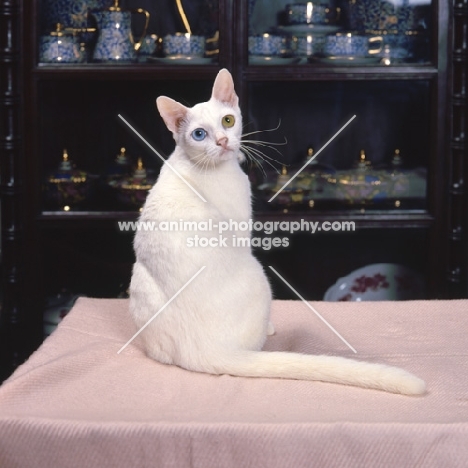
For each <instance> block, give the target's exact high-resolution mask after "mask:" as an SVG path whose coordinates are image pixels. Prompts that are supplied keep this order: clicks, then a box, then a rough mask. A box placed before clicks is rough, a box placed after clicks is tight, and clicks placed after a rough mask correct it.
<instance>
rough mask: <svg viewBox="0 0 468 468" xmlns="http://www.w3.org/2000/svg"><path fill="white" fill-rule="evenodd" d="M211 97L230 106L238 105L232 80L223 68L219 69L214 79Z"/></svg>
mask: <svg viewBox="0 0 468 468" xmlns="http://www.w3.org/2000/svg"><path fill="white" fill-rule="evenodd" d="M212 97H213V98H214V99H216V100H218V101H221V102H222V103H224V104H227V105H229V106H231V107H237V106H238V105H239V98H238V97H237V94H236V92H235V91H234V81H233V80H232V76H231V74H230V73H229V72H228V71H227V70H226V69H225V68H223V69H222V70H220V71H219V73H218V76H217V77H216V79H215V82H214V85H213V94H212Z"/></svg>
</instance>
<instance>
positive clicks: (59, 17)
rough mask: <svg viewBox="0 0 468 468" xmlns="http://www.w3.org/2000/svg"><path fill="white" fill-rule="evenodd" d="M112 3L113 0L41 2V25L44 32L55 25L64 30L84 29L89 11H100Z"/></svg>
mask: <svg viewBox="0 0 468 468" xmlns="http://www.w3.org/2000/svg"><path fill="white" fill-rule="evenodd" d="M112 3H113V0H42V8H41V15H42V24H43V27H44V28H45V30H50V29H52V28H54V27H55V25H56V24H57V23H60V24H62V25H63V26H64V27H65V28H86V27H88V26H89V24H88V11H89V10H102V9H104V8H108V7H110V6H111V5H112Z"/></svg>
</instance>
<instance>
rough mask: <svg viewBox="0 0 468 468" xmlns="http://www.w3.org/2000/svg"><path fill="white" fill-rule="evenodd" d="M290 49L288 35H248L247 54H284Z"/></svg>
mask: <svg viewBox="0 0 468 468" xmlns="http://www.w3.org/2000/svg"><path fill="white" fill-rule="evenodd" d="M290 51H291V49H290V40H289V37H286V36H279V35H275V34H268V33H265V34H258V35H255V36H249V55H254V56H284V55H288V54H289V53H290Z"/></svg>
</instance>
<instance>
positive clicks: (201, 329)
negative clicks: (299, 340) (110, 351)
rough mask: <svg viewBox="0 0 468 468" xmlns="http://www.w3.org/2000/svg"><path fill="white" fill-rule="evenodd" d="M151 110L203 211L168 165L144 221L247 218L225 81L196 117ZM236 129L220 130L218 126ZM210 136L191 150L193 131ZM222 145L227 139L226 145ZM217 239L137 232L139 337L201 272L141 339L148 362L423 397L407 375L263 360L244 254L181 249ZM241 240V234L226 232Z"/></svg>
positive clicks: (340, 361)
mask: <svg viewBox="0 0 468 468" xmlns="http://www.w3.org/2000/svg"><path fill="white" fill-rule="evenodd" d="M157 106H158V109H159V111H160V113H161V115H162V117H163V119H164V121H165V122H166V124H167V126H168V128H169V129H170V130H171V131H172V133H173V135H174V139H175V141H176V143H177V146H176V149H175V151H174V152H173V154H172V155H171V156H170V158H169V162H170V164H171V165H172V166H173V167H174V168H175V169H176V170H177V171H178V172H179V173H180V175H182V176H183V177H184V178H185V179H186V180H187V181H188V182H189V183H190V184H191V185H192V186H193V187H194V188H195V189H196V190H197V191H198V192H199V193H200V194H201V195H202V196H203V197H204V198H205V199H206V200H207V203H204V202H203V201H202V200H201V199H200V198H199V197H198V196H197V195H196V194H195V193H194V192H193V191H192V190H191V189H190V188H189V187H187V185H186V184H185V183H184V182H183V181H182V180H181V179H180V178H179V177H178V176H177V175H176V174H175V173H174V172H173V171H172V170H171V169H170V168H169V167H167V165H165V166H164V167H163V168H162V170H161V173H160V176H159V179H158V181H157V183H156V184H155V186H154V187H153V188H152V189H151V191H150V193H149V195H148V197H147V200H146V203H145V206H144V209H143V211H142V214H141V218H140V220H141V221H171V220H172V221H179V220H181V219H182V220H184V221H189V220H191V221H206V220H208V219H212V220H213V222H217V221H222V220H229V219H235V220H238V221H248V220H249V219H250V218H251V206H250V204H251V193H250V185H249V181H248V179H247V177H246V175H245V174H244V172H243V171H242V170H241V168H240V166H239V163H238V159H240V158H239V156H240V139H241V130H242V118H241V114H240V110H239V107H238V99H237V96H236V94H235V92H234V86H233V82H232V78H231V75H230V74H229V72H228V71H227V70H221V71H220V72H219V74H218V76H217V78H216V80H215V84H214V87H213V95H212V97H211V99H210V100H209V101H208V102H206V103H202V104H198V105H196V106H194V107H193V108H190V109H189V108H186V107H184V106H182V105H181V104H178V103H176V102H175V101H173V100H171V99H169V98H166V97H160V98H158V100H157ZM225 115H233V116H234V117H235V120H236V123H235V125H234V126H233V127H231V128H224V127H223V126H222V124H221V119H222V117H223V116H225ZM197 128H203V129H205V130H206V131H207V137H206V138H205V140H203V141H202V142H197V141H195V140H194V139H193V138H192V137H191V133H192V131H193V130H194V129H197ZM226 139H227V140H226ZM196 234H198V235H199V236H203V237H211V236H217V233H207V232H205V231H200V232H179V231H178V232H174V231H172V232H170V231H138V232H137V233H136V236H135V242H134V247H135V253H136V263H135V265H134V269H133V275H132V281H131V285H130V311H131V314H132V317H133V319H134V321H135V324H136V326H137V327H138V329H140V328H141V327H143V326H144V325H145V324H146V323H147V322H148V320H150V319H151V318H152V317H153V316H154V314H156V313H157V312H158V310H159V309H160V308H161V307H162V306H163V305H164V304H165V303H166V302H167V301H168V300H169V299H170V298H171V297H172V296H173V295H174V294H175V293H176V292H177V291H178V290H179V289H180V288H181V287H182V286H183V285H184V284H185V283H186V282H187V281H188V280H189V279H190V278H191V277H192V276H193V275H194V274H195V273H196V272H197V271H198V270H200V268H201V267H202V266H205V267H206V268H205V269H204V270H203V271H202V273H201V274H200V275H199V276H198V277H197V278H196V279H195V280H194V281H193V283H191V284H190V285H189V286H188V287H187V288H186V289H185V290H184V291H183V292H182V293H181V294H180V295H179V296H178V297H177V298H176V299H175V300H174V301H173V302H172V303H171V304H170V305H169V306H168V307H167V308H166V309H164V311H163V312H161V313H160V314H159V315H158V316H157V317H156V319H155V320H153V321H152V322H151V324H150V325H149V326H148V327H147V328H146V329H145V330H144V331H143V332H142V337H143V340H144V343H145V348H146V352H147V354H148V356H150V357H151V358H153V359H156V360H157V361H160V362H162V363H166V364H175V365H178V366H181V367H183V368H185V369H189V370H192V371H199V372H207V373H213V374H231V375H236V376H247V377H271V378H289V379H301V380H322V381H327V382H336V383H342V384H349V385H356V386H360V387H367V388H375V389H381V390H386V391H389V392H395V393H404V394H409V395H414V394H421V393H424V391H425V384H424V382H423V381H422V380H420V379H418V378H417V377H415V376H413V375H411V374H409V373H408V372H406V371H404V370H402V369H398V368H393V367H388V366H384V365H378V364H370V363H365V362H359V361H354V360H349V359H344V358H341V357H331V356H311V355H301V354H293V353H285V352H262V351H261V349H262V347H263V344H264V342H265V339H266V336H267V334H272V333H273V332H274V331H273V326H272V324H271V323H270V322H269V314H270V305H271V290H270V286H269V284H268V281H267V279H266V277H265V274H264V272H263V269H262V267H261V266H260V264H259V263H258V261H257V260H256V259H255V258H254V257H253V255H252V254H251V251H250V248H247V247H245V248H240V247H232V246H230V243H229V242H228V246H227V247H211V248H207V247H205V248H202V247H198V248H197V247H188V246H187V239H188V238H190V237H194V236H195V235H196ZM233 234H235V235H238V236H240V237H246V235H247V233H246V232H237V233H235V232H229V233H225V236H228V237H229V238H230V237H231V236H232V235H233Z"/></svg>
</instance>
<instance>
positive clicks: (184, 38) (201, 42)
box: [163, 33, 206, 57]
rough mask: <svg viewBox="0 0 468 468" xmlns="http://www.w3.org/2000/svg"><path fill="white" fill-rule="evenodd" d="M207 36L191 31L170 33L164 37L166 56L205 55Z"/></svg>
mask: <svg viewBox="0 0 468 468" xmlns="http://www.w3.org/2000/svg"><path fill="white" fill-rule="evenodd" d="M205 42H206V41H205V37H204V36H195V35H193V34H189V33H176V34H168V35H166V36H165V37H164V39H163V51H164V55H165V56H166V57H171V56H181V57H203V55H204V54H205Z"/></svg>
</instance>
